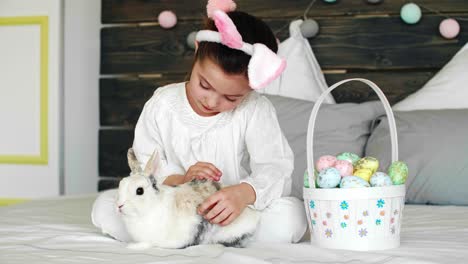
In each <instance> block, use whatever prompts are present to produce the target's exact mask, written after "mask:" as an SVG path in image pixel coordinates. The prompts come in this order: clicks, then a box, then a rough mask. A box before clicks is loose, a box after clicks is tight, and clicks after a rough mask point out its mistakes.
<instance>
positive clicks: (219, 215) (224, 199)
mask: <svg viewBox="0 0 468 264" xmlns="http://www.w3.org/2000/svg"><path fill="white" fill-rule="evenodd" d="M255 199H256V197H255V191H254V189H253V188H252V186H250V184H248V183H241V184H237V185H232V186H228V187H226V188H223V189H221V190H220V191H218V192H216V193H214V194H213V195H211V196H210V197H208V198H207V199H206V200H205V201H204V202H203V203H202V204H201V205H200V206H199V207H198V214H200V215H202V216H203V217H204V218H205V219H206V220H208V221H210V223H212V224H219V225H221V226H226V225H228V224H230V223H232V221H234V220H235V219H236V218H237V217H238V216H239V215H240V214H241V213H242V211H244V209H245V207H247V205H249V204H253V203H254V202H255Z"/></svg>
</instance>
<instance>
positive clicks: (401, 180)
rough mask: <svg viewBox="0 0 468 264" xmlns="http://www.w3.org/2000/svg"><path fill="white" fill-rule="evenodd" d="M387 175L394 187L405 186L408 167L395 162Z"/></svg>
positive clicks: (400, 162)
mask: <svg viewBox="0 0 468 264" xmlns="http://www.w3.org/2000/svg"><path fill="white" fill-rule="evenodd" d="M388 175H389V176H390V178H391V179H392V182H393V184H394V185H400V184H405V182H406V179H407V178H408V165H406V163H404V162H402V161H395V162H393V163H392V164H391V165H390V167H389V168H388Z"/></svg>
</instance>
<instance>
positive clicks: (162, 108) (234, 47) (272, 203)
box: [92, 1, 307, 243]
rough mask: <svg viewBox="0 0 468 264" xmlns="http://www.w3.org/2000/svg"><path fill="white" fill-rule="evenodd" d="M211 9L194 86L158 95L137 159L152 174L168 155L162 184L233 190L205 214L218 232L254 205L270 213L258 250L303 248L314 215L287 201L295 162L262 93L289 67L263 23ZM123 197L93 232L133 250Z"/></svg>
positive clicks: (145, 114) (104, 203) (102, 208)
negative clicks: (121, 211) (153, 164)
mask: <svg viewBox="0 0 468 264" xmlns="http://www.w3.org/2000/svg"><path fill="white" fill-rule="evenodd" d="M210 2H211V1H210ZM210 2H209V6H208V16H209V17H210V18H211V19H210V20H208V23H207V27H206V28H207V30H202V31H200V32H198V34H197V37H196V39H197V49H196V53H195V60H194V64H193V68H192V72H191V76H190V80H189V81H188V82H183V83H176V84H171V85H167V86H165V87H161V88H158V89H157V90H156V91H155V93H154V95H153V97H152V98H151V99H150V100H149V101H148V102H147V103H146V104H145V106H144V109H143V111H142V113H141V116H140V118H139V120H138V123H137V125H136V128H135V138H134V142H133V150H134V152H135V155H136V157H137V159H138V161H139V162H140V164H141V167H142V168H144V166H145V164H146V162H147V161H148V159H149V158H150V156H151V154H152V153H153V151H155V150H156V151H158V153H159V155H160V157H161V159H162V160H161V162H160V164H162V165H161V168H160V170H159V175H157V178H158V182H160V183H161V182H163V183H164V184H166V185H179V184H183V183H186V182H189V181H192V180H193V179H210V180H214V181H219V182H221V183H222V184H223V185H224V186H226V187H225V188H223V189H221V190H220V191H218V192H217V193H215V194H214V195H212V196H211V197H209V198H208V199H207V200H206V201H204V202H203V203H202V204H201V205H200V206H199V208H198V213H199V214H201V215H203V216H204V217H205V219H207V220H208V221H210V222H211V223H214V224H219V225H229V224H230V223H231V222H232V221H233V220H234V219H236V218H237V217H238V216H239V214H240V213H241V212H242V210H244V208H245V207H246V206H253V207H254V208H255V209H257V210H260V211H261V212H262V217H261V220H260V224H259V227H258V230H257V233H256V235H255V237H254V239H255V240H256V241H264V242H265V241H266V242H287V243H290V242H297V241H299V240H300V239H301V238H302V236H303V234H304V233H305V231H306V227H307V223H306V216H305V211H304V206H303V204H302V202H301V201H300V200H298V199H296V198H293V197H284V196H288V195H290V190H291V179H290V177H291V173H292V170H293V159H294V157H293V153H292V151H291V148H290V147H289V144H288V142H287V140H286V138H285V137H284V135H283V133H282V131H281V129H280V126H279V124H278V120H277V116H276V112H275V109H274V108H273V106H272V104H271V103H270V101H269V100H268V99H267V98H265V97H264V96H261V95H259V94H258V93H256V92H255V91H254V90H253V89H259V88H262V87H264V86H265V85H267V84H268V83H269V82H270V81H272V80H273V79H274V78H276V77H277V76H278V75H279V74H281V72H282V71H283V69H284V66H285V62H284V61H283V60H282V59H281V58H279V57H277V56H276V54H275V53H274V52H276V51H277V49H278V46H277V42H276V38H275V36H274V35H273V33H272V31H271V29H270V28H269V27H268V26H267V25H266V24H265V23H264V22H263V21H261V20H259V19H257V18H255V17H253V16H251V15H249V14H246V13H243V12H239V11H234V10H233V9H234V8H235V4H234V3H233V2H231V3H232V4H233V7H234V8H231V9H228V10H226V9H225V10H219V9H218V8H217V7H216V6H215V7H214V10H211V8H210V4H213V2H211V3H210ZM224 11H229V12H228V13H224ZM249 43H250V44H249ZM114 196H115V190H111V191H107V192H104V193H103V194H101V195H100V196H99V197H98V199H97V200H96V202H95V204H94V206H93V213H92V219H93V223H94V224H95V225H96V226H97V227H98V228H101V229H102V231H104V232H105V233H108V234H110V235H111V236H113V237H115V238H116V239H119V240H122V241H128V240H129V237H128V234H127V233H126V231H125V229H124V227H123V225H122V222H121V221H120V219H119V217H118V216H117V215H116V213H115V212H114V207H115V205H114Z"/></svg>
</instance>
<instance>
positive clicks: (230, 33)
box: [213, 10, 243, 49]
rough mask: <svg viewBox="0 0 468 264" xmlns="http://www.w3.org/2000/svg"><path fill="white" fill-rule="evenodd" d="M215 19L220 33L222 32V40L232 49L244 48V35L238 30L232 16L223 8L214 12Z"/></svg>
mask: <svg viewBox="0 0 468 264" xmlns="http://www.w3.org/2000/svg"><path fill="white" fill-rule="evenodd" d="M213 20H214V22H215V25H216V28H217V29H218V32H219V34H221V42H222V43H223V44H224V45H226V46H228V47H230V48H231V49H240V48H242V44H243V41H242V36H241V34H240V33H239V31H237V28H236V25H234V22H232V20H231V18H230V17H229V16H228V15H227V14H226V13H224V12H223V11H221V10H215V11H214V12H213Z"/></svg>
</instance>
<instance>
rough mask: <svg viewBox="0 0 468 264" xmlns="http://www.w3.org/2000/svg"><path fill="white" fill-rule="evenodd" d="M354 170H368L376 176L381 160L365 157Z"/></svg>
mask: <svg viewBox="0 0 468 264" xmlns="http://www.w3.org/2000/svg"><path fill="white" fill-rule="evenodd" d="M354 169H355V170H360V169H368V170H371V171H372V174H374V173H375V172H376V171H377V170H378V169H379V160H378V159H376V158H373V157H364V158H362V159H360V160H359V161H358V162H357V163H356V166H355V167H354Z"/></svg>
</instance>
